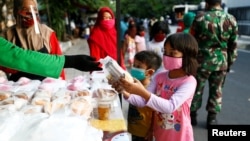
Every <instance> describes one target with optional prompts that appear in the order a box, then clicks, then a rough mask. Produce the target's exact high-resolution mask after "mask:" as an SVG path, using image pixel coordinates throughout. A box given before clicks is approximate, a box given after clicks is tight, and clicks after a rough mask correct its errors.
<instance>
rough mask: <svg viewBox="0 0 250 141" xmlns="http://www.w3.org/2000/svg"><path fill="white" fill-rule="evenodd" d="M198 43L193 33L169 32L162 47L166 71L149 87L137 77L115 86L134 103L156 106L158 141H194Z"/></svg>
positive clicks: (114, 85) (155, 126)
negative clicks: (191, 112)
mask: <svg viewBox="0 0 250 141" xmlns="http://www.w3.org/2000/svg"><path fill="white" fill-rule="evenodd" d="M197 53H198V44H197V42H196V40H195V38H194V37H193V36H192V35H190V34H185V33H175V34H172V35H170V36H169V37H168V38H167V39H166V41H165V43H164V48H163V64H164V67H165V69H166V71H164V72H161V73H159V74H157V75H156V77H155V78H154V79H153V80H152V81H151V84H150V85H149V87H148V89H145V88H144V87H143V85H142V84H141V83H140V81H138V80H137V79H134V82H129V81H127V80H125V79H124V78H121V79H120V80H119V81H118V83H113V84H112V86H113V87H114V88H115V89H116V90H117V91H120V92H122V93H123V95H124V97H125V98H126V99H127V101H128V102H129V103H131V104H133V105H135V106H138V107H144V106H148V107H150V108H152V109H154V110H155V112H154V113H155V115H154V118H153V119H154V128H153V135H154V138H155V140H156V141H194V137H193V129H192V126H191V121H190V105H191V101H192V99H193V95H194V92H195V88H196V84H197V83H196V80H195V77H194V76H195V74H196V69H197V66H198V63H197V60H196V56H197Z"/></svg>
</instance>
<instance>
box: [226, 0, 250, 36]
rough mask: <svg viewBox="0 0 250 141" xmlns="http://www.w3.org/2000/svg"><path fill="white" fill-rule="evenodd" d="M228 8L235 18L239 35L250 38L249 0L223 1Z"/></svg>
mask: <svg viewBox="0 0 250 141" xmlns="http://www.w3.org/2000/svg"><path fill="white" fill-rule="evenodd" d="M223 2H225V3H226V6H227V7H228V12H229V13H230V14H232V15H234V16H235V18H236V20H237V22H238V27H239V35H248V36H250V3H249V0H223Z"/></svg>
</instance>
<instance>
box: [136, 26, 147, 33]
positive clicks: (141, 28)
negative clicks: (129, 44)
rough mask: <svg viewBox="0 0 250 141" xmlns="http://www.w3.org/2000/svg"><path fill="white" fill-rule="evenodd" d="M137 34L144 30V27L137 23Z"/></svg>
mask: <svg viewBox="0 0 250 141" xmlns="http://www.w3.org/2000/svg"><path fill="white" fill-rule="evenodd" d="M136 28H137V35H140V32H142V31H145V27H144V26H143V25H142V24H137V27H136Z"/></svg>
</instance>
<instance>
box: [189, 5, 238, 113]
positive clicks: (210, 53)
mask: <svg viewBox="0 0 250 141" xmlns="http://www.w3.org/2000/svg"><path fill="white" fill-rule="evenodd" d="M191 34H193V35H194V37H195V38H196V39H197V41H198V44H199V54H198V62H199V64H200V66H199V68H198V70H197V76H196V79H197V88H196V92H195V95H194V98H193V101H192V105H191V111H197V110H198V109H199V108H200V107H201V105H202V95H203V90H204V86H205V84H206V80H208V82H209V98H208V101H207V105H206V110H207V111H208V112H211V113H215V114H216V113H218V112H220V111H221V104H222V88H223V84H224V80H225V77H226V73H227V71H228V70H229V69H230V66H231V65H232V64H233V63H234V62H235V60H236V58H237V44H236V40H237V37H238V26H237V22H236V19H235V18H234V17H233V16H232V15H230V14H228V13H225V12H224V11H223V10H222V9H215V8H213V9H210V10H209V11H206V12H201V13H199V14H197V17H196V18H195V20H194V22H193V25H192V27H191Z"/></svg>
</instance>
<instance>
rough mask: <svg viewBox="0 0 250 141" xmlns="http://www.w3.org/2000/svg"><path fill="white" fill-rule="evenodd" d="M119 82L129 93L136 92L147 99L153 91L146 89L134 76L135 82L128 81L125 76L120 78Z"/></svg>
mask: <svg viewBox="0 0 250 141" xmlns="http://www.w3.org/2000/svg"><path fill="white" fill-rule="evenodd" d="M119 84H120V86H121V87H122V88H123V90H125V91H126V92H128V93H130V94H131V93H132V94H136V95H139V96H141V97H143V98H144V99H145V100H146V101H147V100H148V99H149V98H150V95H151V93H150V92H148V91H147V89H145V87H144V86H143V85H142V83H141V82H140V81H139V80H137V79H135V78H134V82H130V81H127V80H126V79H125V78H120V79H119Z"/></svg>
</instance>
